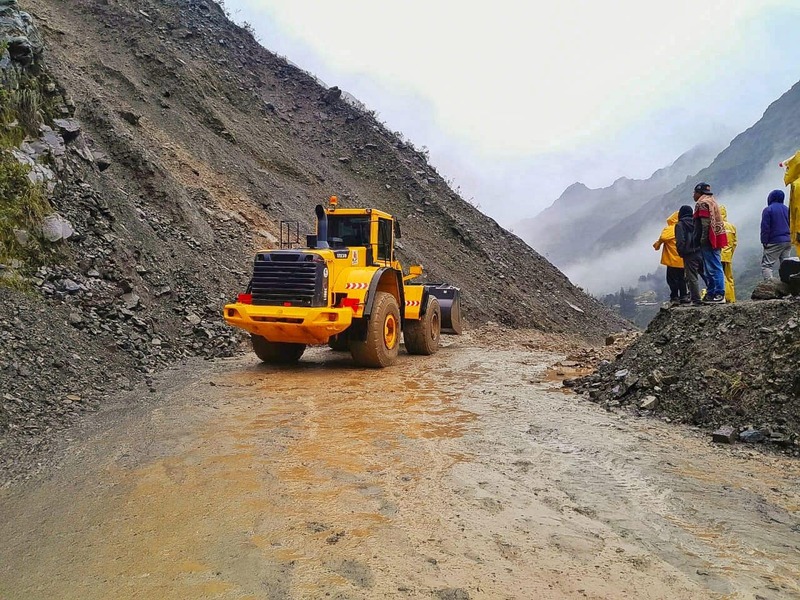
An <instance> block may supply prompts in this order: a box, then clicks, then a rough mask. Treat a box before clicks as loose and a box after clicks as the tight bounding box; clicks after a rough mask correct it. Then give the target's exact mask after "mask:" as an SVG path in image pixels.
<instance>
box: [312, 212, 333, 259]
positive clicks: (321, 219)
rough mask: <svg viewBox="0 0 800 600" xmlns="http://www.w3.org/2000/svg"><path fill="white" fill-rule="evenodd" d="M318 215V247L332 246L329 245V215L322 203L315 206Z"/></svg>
mask: <svg viewBox="0 0 800 600" xmlns="http://www.w3.org/2000/svg"><path fill="white" fill-rule="evenodd" d="M314 212H315V213H316V215H317V244H316V247H317V248H320V249H321V248H330V246H329V245H328V215H327V214H325V208H323V206H322V204H317V206H316V208H314Z"/></svg>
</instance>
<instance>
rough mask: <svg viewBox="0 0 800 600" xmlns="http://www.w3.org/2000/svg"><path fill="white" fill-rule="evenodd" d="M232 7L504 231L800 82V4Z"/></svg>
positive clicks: (233, 1)
mask: <svg viewBox="0 0 800 600" xmlns="http://www.w3.org/2000/svg"><path fill="white" fill-rule="evenodd" d="M225 5H226V6H227V8H228V9H229V11H230V12H231V13H232V16H233V18H234V19H235V20H236V21H238V22H240V23H241V22H243V21H247V22H249V23H250V24H252V25H253V26H254V28H255V30H256V32H257V34H258V37H259V40H260V41H261V43H262V44H263V45H264V46H265V47H267V48H269V49H270V50H273V51H275V52H277V53H279V54H282V55H284V56H286V57H287V58H288V59H289V60H291V61H292V62H294V63H295V64H297V65H298V66H300V67H302V68H303V69H305V70H307V71H309V72H311V73H313V74H314V75H316V76H317V77H319V78H320V79H321V80H323V81H324V82H325V83H326V84H328V85H331V86H332V85H337V86H339V87H340V88H342V89H344V90H346V91H348V92H350V93H351V94H353V95H354V96H355V97H356V98H358V99H359V100H361V101H362V102H364V103H365V104H366V105H367V106H368V108H370V109H373V110H375V111H377V113H378V115H379V118H380V119H381V120H383V121H385V122H386V124H387V126H388V127H389V128H390V129H392V130H395V131H401V132H403V134H404V135H405V136H406V137H407V138H408V139H410V140H411V141H412V142H413V143H414V144H415V145H416V146H417V147H421V146H425V147H427V148H429V150H430V153H431V161H432V163H433V164H434V165H435V166H436V167H437V168H438V170H439V172H440V173H442V175H444V176H445V177H446V178H449V179H452V180H453V182H454V186H457V187H460V191H461V192H462V195H464V197H465V198H468V199H469V198H473V200H474V202H475V203H476V204H479V205H480V207H481V210H483V211H484V212H485V213H487V214H489V215H490V216H492V217H494V218H495V219H497V220H498V221H499V222H500V223H501V224H502V225H504V226H511V225H513V223H514V222H516V221H518V220H520V219H521V218H524V217H530V216H533V215H534V214H536V213H537V212H539V211H540V210H541V209H543V208H545V207H546V206H548V205H549V204H551V203H552V202H553V200H555V198H556V197H558V195H559V194H560V193H561V192H562V191H563V190H564V188H566V187H567V186H568V185H570V184H571V183H573V182H575V181H582V182H583V183H585V184H586V185H588V186H590V187H602V186H605V185H609V184H611V183H612V182H613V181H614V180H615V179H617V178H618V177H620V176H629V177H647V176H648V175H649V174H650V173H651V172H652V171H654V170H656V169H658V168H661V167H663V166H666V165H667V164H669V163H670V162H672V161H673V160H674V159H675V158H677V157H678V156H679V155H680V154H681V153H683V152H685V151H686V150H688V149H689V148H691V147H693V146H695V145H697V144H701V143H707V142H713V143H721V140H724V141H725V142H727V141H729V140H730V139H731V138H732V137H733V136H734V135H735V134H737V133H740V132H741V131H743V130H744V129H746V128H747V127H749V126H750V125H752V124H753V123H754V122H755V121H756V120H757V119H758V118H759V117H760V116H761V114H762V113H763V111H764V110H765V109H766V107H767V106H768V105H769V103H771V102H772V101H774V100H776V99H777V98H778V97H779V96H780V95H781V94H782V93H784V92H785V91H786V90H788V89H789V88H790V87H791V86H792V85H793V84H794V83H795V82H796V81H797V80H798V79H800V68H799V67H800V43H797V42H796V40H797V32H796V27H797V23H798V22H800V0H733V1H731V0H725V1H722V0H671V1H670V2H663V1H659V2H653V1H650V0H593V1H587V0H559V1H558V2H548V3H544V2H541V3H540V2H529V3H526V2H522V1H520V0H515V1H512V0H494V1H493V2H486V3H472V4H469V5H468V4H466V3H464V2H456V1H444V0H404V1H402V2H387V1H383V2H381V1H375V0H339V1H337V2H330V1H324V0H226V1H225ZM793 27H794V28H795V30H793V29H792V28H793ZM793 40H794V41H793ZM720 147H722V146H720Z"/></svg>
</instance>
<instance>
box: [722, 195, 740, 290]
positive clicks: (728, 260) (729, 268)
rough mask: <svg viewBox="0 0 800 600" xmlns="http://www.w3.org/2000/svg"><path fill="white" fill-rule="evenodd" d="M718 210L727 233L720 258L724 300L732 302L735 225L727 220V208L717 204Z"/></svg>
mask: <svg viewBox="0 0 800 600" xmlns="http://www.w3.org/2000/svg"><path fill="white" fill-rule="evenodd" d="M719 212H720V213H721V214H722V220H723V221H724V222H725V233H726V234H728V245H727V246H725V247H724V248H723V249H722V252H721V253H720V256H719V258H720V260H721V261H722V272H723V274H724V275H725V302H728V303H731V304H733V303H734V302H736V287H735V285H734V282H733V253H734V252H735V251H736V244H737V240H736V226H735V225H733V223H729V222H728V209H726V208H725V207H724V206H723V205H722V204H720V205H719Z"/></svg>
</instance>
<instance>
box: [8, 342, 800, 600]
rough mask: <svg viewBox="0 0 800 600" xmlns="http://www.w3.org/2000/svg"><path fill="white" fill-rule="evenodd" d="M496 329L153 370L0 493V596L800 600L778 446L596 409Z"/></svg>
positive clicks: (789, 491)
mask: <svg viewBox="0 0 800 600" xmlns="http://www.w3.org/2000/svg"><path fill="white" fill-rule="evenodd" d="M531 335H533V334H531ZM514 338H515V339H513V340H509V338H508V337H507V336H506V334H503V333H500V332H496V331H495V332H494V333H492V332H489V333H486V332H484V333H481V334H473V335H471V336H465V337H462V338H459V339H457V340H453V341H452V344H451V345H450V346H449V347H446V348H444V349H442V350H441V351H440V353H439V354H437V355H436V356H434V357H432V358H423V357H409V356H407V355H401V360H400V361H399V364H398V365H396V366H395V367H393V368H390V369H386V370H383V371H367V370H361V369H356V368H354V367H352V366H351V364H350V361H349V360H348V359H347V357H346V356H345V355H341V354H336V353H333V352H331V351H328V350H314V351H311V352H309V353H308V354H307V356H306V357H304V359H303V361H302V362H301V363H300V364H299V365H298V366H296V367H294V368H290V369H286V368H282V369H276V368H272V367H266V366H262V365H260V364H259V363H258V362H257V361H256V360H254V358H253V357H251V356H246V357H242V358H236V359H232V360H223V361H219V362H216V363H205V364H202V365H199V366H196V367H195V368H185V369H182V370H179V371H173V372H171V373H169V374H167V375H166V376H165V377H164V378H163V380H162V381H161V382H159V383H158V386H159V390H160V391H159V393H158V394H156V395H155V396H154V397H150V398H148V399H147V401H146V402H145V403H144V404H143V405H141V406H140V407H139V408H136V409H135V410H130V409H121V408H118V409H114V408H109V409H107V410H106V411H105V413H104V414H100V415H96V416H94V417H92V418H91V419H89V421H91V425H90V428H89V430H87V431H84V432H82V433H81V432H78V433H77V434H76V433H75V432H73V433H72V434H71V435H73V437H75V439H73V440H72V441H71V442H69V443H68V444H66V446H65V447H64V448H63V453H62V455H61V457H60V458H59V459H58V460H57V461H56V463H55V464H54V465H53V466H52V467H49V466H48V467H47V468H45V469H44V471H43V472H42V473H40V474H39V475H38V476H37V477H35V478H33V479H32V480H30V481H27V482H20V483H13V484H10V485H8V486H7V487H6V488H4V489H2V490H0V514H1V515H2V521H0V598H3V599H6V600H12V599H25V600H32V599H39V598H42V599H44V598H46V599H48V600H52V599H60V600H67V599H76V600H77V599H81V600H85V599H94V598H102V599H104V600H111V599H132V598H154V599H155V598H158V599H199V598H214V599H220V600H228V599H231V600H232V599H238V600H242V599H245V598H248V599H262V598H263V599H270V600H271V599H288V598H291V599H294V598H342V599H344V598H434V599H444V600H460V599H466V598H471V599H475V598H503V599H505V598H518V599H529V598H538V599H547V598H637V599H642V598H768V599H771V598H776V599H777V598H795V597H797V598H800V584H799V583H798V581H800V486H799V484H798V482H800V464H798V462H797V461H792V460H788V459H783V458H779V457H771V456H763V455H761V454H758V453H756V452H753V451H750V450H748V449H745V448H741V447H737V448H733V449H731V448H718V447H711V446H710V444H709V443H708V441H707V438H706V436H701V435H699V434H696V433H694V432H692V431H690V430H687V429H684V428H679V427H675V426H672V425H667V424H663V423H660V422H658V421H654V420H649V419H634V418H629V417H627V416H624V415H618V414H611V413H606V412H604V411H603V410H602V409H600V408H598V407H597V406H595V405H593V404H591V403H589V402H586V401H583V400H579V399H577V398H575V397H574V396H571V395H568V394H567V393H564V392H563V391H561V390H560V389H559V387H558V384H557V383H554V382H548V381H547V377H545V376H544V370H545V368H546V367H547V366H548V365H550V364H552V363H553V362H554V361H555V360H558V358H559V357H558V356H556V355H554V354H553V353H551V352H542V351H537V350H533V349H531V348H530V346H531V344H527V346H526V345H525V344H524V343H523V342H524V341H525V339H526V338H525V334H520V333H517V334H515V335H514ZM533 346H537V344H533Z"/></svg>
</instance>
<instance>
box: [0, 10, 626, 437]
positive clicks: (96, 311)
mask: <svg viewBox="0 0 800 600" xmlns="http://www.w3.org/2000/svg"><path fill="white" fill-rule="evenodd" d="M4 6H10V7H11V8H12V9H14V10H16V9H17V6H16V2H12V1H9V2H6V3H5V4H4ZM18 8H19V9H22V10H26V11H29V12H30V13H31V15H32V16H33V20H34V22H35V23H36V25H37V26H38V28H39V31H40V33H41V35H42V38H43V40H44V43H45V47H46V49H45V52H44V55H43V56H42V57H41V58H37V60H38V61H40V62H41V63H42V66H43V68H44V70H45V72H46V76H47V81H48V82H52V83H53V85H52V86H50V85H49V83H48V84H47V85H48V87H47V89H48V90H49V91H47V94H49V96H47V97H48V98H49V99H50V100H52V101H53V102H54V103H55V104H56V105H55V106H54V111H55V113H56V114H55V116H61V117H66V118H68V120H69V122H68V123H65V124H63V125H64V127H63V128H61V129H59V127H57V126H55V124H54V123H53V122H52V117H53V115H43V121H45V123H44V125H47V124H48V123H49V125H51V126H53V127H55V133H54V134H53V135H54V136H55V137H54V139H55V141H54V144H55V146H54V149H50V150H48V152H51V153H52V152H58V153H59V155H58V156H57V157H56V159H54V160H53V161H52V162H53V164H54V165H55V166H54V168H55V171H56V175H57V179H58V181H57V185H55V187H54V190H53V193H52V196H51V197H50V203H51V204H52V209H53V210H55V211H57V212H58V214H60V215H61V216H62V217H63V218H65V219H66V221H68V223H69V225H70V227H71V228H74V231H75V233H74V235H72V236H71V237H69V239H68V240H67V241H66V242H63V243H62V244H61V246H60V247H59V248H58V250H57V251H53V252H49V253H47V255H46V257H45V258H44V259H42V260H41V261H39V262H36V264H25V262H24V261H23V262H22V263H21V264H11V265H7V266H10V267H11V268H12V270H15V271H16V272H18V273H21V274H22V275H23V278H24V279H26V282H25V283H24V285H22V286H21V287H22V289H24V291H22V292H20V291H15V290H10V289H6V290H4V291H2V311H1V312H0V334H2V341H3V344H2V349H0V362H1V363H2V367H3V368H2V369H0V383H2V387H3V390H4V393H5V394H6V396H5V397H4V400H3V405H2V406H3V411H2V414H0V426H2V428H3V429H5V430H10V431H12V434H15V433H20V432H23V431H24V432H25V433H26V434H28V437H29V438H30V439H35V440H43V439H46V438H47V437H48V435H49V433H48V432H49V431H50V429H51V428H52V427H54V426H57V425H58V424H60V423H62V422H63V421H65V420H69V419H71V418H73V417H74V416H77V415H78V414H80V412H81V411H82V410H84V409H85V408H86V407H87V406H96V405H97V403H98V402H101V401H102V399H103V398H104V397H105V396H107V395H109V394H110V393H112V392H113V391H114V390H117V389H119V388H126V387H130V386H131V385H133V383H135V382H136V381H138V380H141V379H147V378H149V377H150V376H151V375H152V374H153V373H154V372H156V371H158V370H160V369H162V368H164V367H165V366H167V365H170V364H172V363H173V362H174V361H175V360H179V359H182V358H184V357H187V356H198V355H199V356H205V357H209V358H211V357H215V356H222V355H227V354H230V353H231V352H233V351H234V350H235V349H236V348H237V347H238V345H239V343H240V341H241V338H240V337H239V336H238V335H237V334H236V333H235V332H234V331H232V330H230V329H229V328H226V327H225V326H224V324H223V323H222V322H221V319H220V309H221V306H222V305H223V304H224V302H225V301H226V300H229V299H230V298H231V297H233V295H234V294H235V293H236V292H237V291H241V290H243V289H244V287H245V286H246V284H247V281H248V278H249V268H250V263H251V261H252V255H253V252H254V250H255V249H256V248H260V247H273V246H275V245H276V244H277V243H278V235H279V223H280V221H282V220H299V221H300V222H301V223H302V224H303V226H302V227H301V229H304V230H310V229H311V227H312V220H311V218H310V217H311V215H312V209H313V206H314V205H315V204H317V203H319V202H320V201H324V199H325V198H327V196H329V195H330V194H332V193H336V194H337V195H339V197H340V198H341V199H342V202H343V203H344V205H346V206H347V205H350V206H355V205H372V206H376V207H378V208H381V209H385V210H387V211H389V212H391V213H393V214H395V215H398V216H399V217H400V219H401V222H402V229H403V238H402V241H401V244H402V248H401V255H402V258H403V260H404V263H405V264H409V263H412V262H419V263H422V264H423V265H424V266H425V268H426V270H427V272H428V274H429V278H430V279H431V280H443V281H447V282H449V283H452V284H455V285H457V286H459V287H461V288H462V293H463V299H464V304H465V310H466V315H467V319H468V321H470V322H471V323H480V322H485V321H488V320H493V321H497V322H502V323H505V324H508V325H512V326H527V327H534V328H537V329H539V330H542V331H553V332H564V333H574V334H578V335H582V336H584V337H586V338H590V339H591V338H593V339H597V338H599V337H601V336H602V335H603V334H605V333H606V332H607V331H609V330H615V329H620V328H622V327H623V326H624V323H623V322H622V321H621V320H619V319H618V318H616V317H615V316H613V315H611V314H610V313H609V312H608V311H606V310H605V309H604V308H603V307H601V306H600V305H599V304H598V303H596V302H595V301H594V300H593V299H591V298H589V297H588V296H586V295H584V294H583V293H582V292H581V291H580V290H579V289H577V288H575V287H574V286H572V285H571V284H570V283H569V281H568V280H567V279H566V278H565V277H564V276H563V275H562V274H561V273H560V272H559V271H558V270H557V269H555V268H554V267H553V266H552V265H550V264H549V263H548V262H547V261H546V260H544V259H543V258H541V257H540V256H539V255H538V254H536V253H535V252H533V251H532V250H531V249H530V248H529V247H528V246H527V245H526V244H525V243H523V242H522V241H521V240H520V239H519V238H517V237H516V236H514V235H512V234H510V233H508V232H506V231H505V230H503V229H502V228H501V227H499V226H498V225H497V224H496V223H495V222H494V221H492V220H491V219H488V218H487V217H485V216H484V215H483V214H481V213H480V212H479V211H477V210H476V209H475V208H473V207H472V206H471V205H469V204H468V203H466V202H464V201H463V200H462V199H461V198H460V197H459V196H458V195H457V194H456V193H455V192H453V191H452V190H451V189H450V188H449V187H448V185H447V184H446V182H445V181H444V180H443V179H442V177H441V176H440V175H439V174H438V173H437V172H436V171H435V170H434V169H433V168H432V167H431V166H430V165H429V164H428V163H427V161H426V157H425V156H424V155H423V154H422V153H420V152H418V151H416V150H415V149H414V148H413V147H412V146H410V145H409V144H407V143H405V142H403V141H401V140H400V139H398V137H397V136H395V135H394V134H393V133H391V132H389V131H388V130H387V129H386V128H385V127H384V126H383V125H382V124H381V123H380V122H378V121H377V120H376V119H375V118H374V116H373V115H372V114H370V113H368V112H365V111H364V110H363V109H360V108H356V107H354V106H352V105H351V104H348V103H347V102H345V101H343V100H342V98H341V97H340V94H339V93H338V90H336V89H330V90H328V89H326V88H324V87H321V86H320V85H319V84H318V82H317V81H316V80H315V79H314V78H313V77H311V76H310V75H308V74H307V73H305V72H303V71H301V70H299V69H298V68H297V67H295V66H293V65H291V64H289V63H287V62H286V61H285V60H284V59H282V58H279V57H277V56H275V55H274V54H272V53H270V52H269V51H267V50H265V49H264V48H262V47H261V46H260V45H259V44H258V43H256V41H255V40H254V39H253V37H252V36H251V35H250V34H249V33H248V32H246V31H245V30H243V29H241V28H239V27H237V26H235V25H233V24H232V23H231V22H230V21H229V20H228V19H227V17H226V16H225V14H224V13H223V11H222V10H221V9H220V8H219V6H217V5H216V4H215V3H214V2H211V1H210V0H205V1H194V0H190V1H185V0H183V1H140V2H136V3H130V2H122V1H115V0H77V1H74V2H69V3H65V2H60V1H56V0H29V1H26V2H22V3H20V5H19V7H18ZM264 43H265V45H269V40H264ZM73 118H74V120H73ZM59 132H60V133H59ZM48 135H50V134H48ZM34 145H35V144H34ZM48 160H49V159H48ZM17 262H19V261H17ZM40 264H41V267H40V268H39V265H40ZM6 273H8V270H7V269H6Z"/></svg>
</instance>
